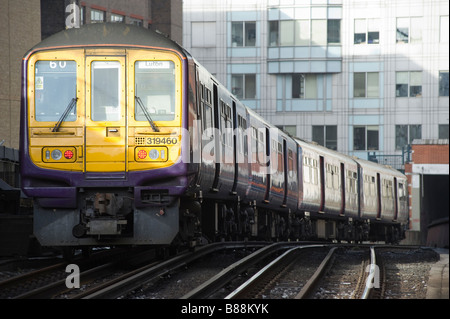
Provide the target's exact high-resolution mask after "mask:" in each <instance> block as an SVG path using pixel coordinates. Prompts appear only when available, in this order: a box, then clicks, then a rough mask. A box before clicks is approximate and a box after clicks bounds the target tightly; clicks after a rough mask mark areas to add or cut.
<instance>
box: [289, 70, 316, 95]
mask: <svg viewBox="0 0 450 319" xmlns="http://www.w3.org/2000/svg"><path fill="white" fill-rule="evenodd" d="M292 98H293V99H317V75H316V74H292Z"/></svg>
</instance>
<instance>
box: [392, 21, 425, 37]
mask: <svg viewBox="0 0 450 319" xmlns="http://www.w3.org/2000/svg"><path fill="white" fill-rule="evenodd" d="M422 28H423V25H422V18H421V17H414V18H410V17H407V18H397V43H420V42H422Z"/></svg>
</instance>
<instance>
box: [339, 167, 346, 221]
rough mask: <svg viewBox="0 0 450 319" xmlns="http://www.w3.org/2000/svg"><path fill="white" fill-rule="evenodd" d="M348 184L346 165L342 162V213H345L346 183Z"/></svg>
mask: <svg viewBox="0 0 450 319" xmlns="http://www.w3.org/2000/svg"><path fill="white" fill-rule="evenodd" d="M345 184H346V176H345V165H344V163H341V211H340V213H339V214H340V215H344V213H345V196H346V195H345V186H346V185H345Z"/></svg>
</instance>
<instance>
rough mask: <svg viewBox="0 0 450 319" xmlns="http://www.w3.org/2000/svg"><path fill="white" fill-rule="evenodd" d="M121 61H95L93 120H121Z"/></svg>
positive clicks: (92, 102)
mask: <svg viewBox="0 0 450 319" xmlns="http://www.w3.org/2000/svg"><path fill="white" fill-rule="evenodd" d="M120 68H121V66H120V62H118V61H94V62H92V71H91V72H92V75H91V86H92V88H91V89H92V93H91V118H92V120H93V121H119V120H120V116H121V114H120V95H121V94H120V91H121V87H120Z"/></svg>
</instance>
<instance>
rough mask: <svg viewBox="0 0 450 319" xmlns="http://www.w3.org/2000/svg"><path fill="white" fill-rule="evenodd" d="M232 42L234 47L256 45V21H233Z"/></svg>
mask: <svg viewBox="0 0 450 319" xmlns="http://www.w3.org/2000/svg"><path fill="white" fill-rule="evenodd" d="M231 44H232V46H233V47H254V46H255V45H256V22H232V23H231Z"/></svg>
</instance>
